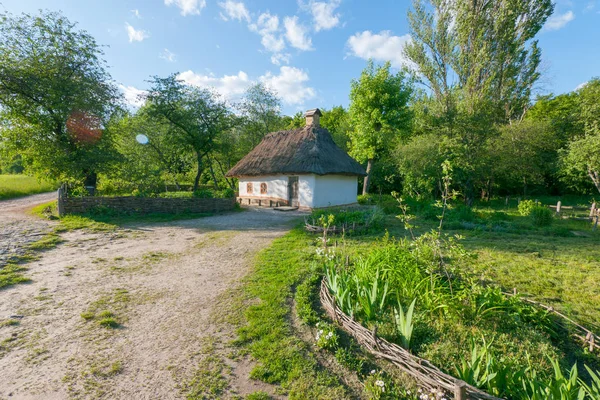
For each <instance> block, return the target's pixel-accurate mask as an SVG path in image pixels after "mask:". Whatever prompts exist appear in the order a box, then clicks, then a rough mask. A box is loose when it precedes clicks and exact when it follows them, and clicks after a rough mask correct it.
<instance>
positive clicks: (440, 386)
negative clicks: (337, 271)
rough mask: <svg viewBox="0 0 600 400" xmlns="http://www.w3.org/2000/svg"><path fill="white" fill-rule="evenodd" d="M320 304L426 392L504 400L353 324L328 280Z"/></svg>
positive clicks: (355, 323)
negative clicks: (337, 299)
mask: <svg viewBox="0 0 600 400" xmlns="http://www.w3.org/2000/svg"><path fill="white" fill-rule="evenodd" d="M320 297H321V304H322V306H323V309H324V310H325V311H326V312H327V314H328V315H329V316H330V317H331V318H332V319H333V320H334V321H336V322H337V323H339V324H340V325H341V326H342V328H343V329H344V330H345V331H346V332H348V333H349V334H350V335H352V337H354V338H355V339H356V340H357V341H358V343H360V344H361V345H362V346H364V347H365V348H366V349H367V350H369V352H371V354H373V355H374V356H376V357H378V358H382V359H385V360H387V361H390V362H391V363H392V364H394V365H395V366H397V367H398V368H400V370H402V371H403V372H405V373H406V374H408V375H410V376H412V377H413V378H414V379H415V380H417V381H418V382H419V386H421V387H422V388H424V389H427V390H443V391H445V392H446V393H451V394H453V395H454V398H455V399H458V400H466V399H471V400H481V399H484V400H501V399H499V398H498V397H494V396H492V395H490V394H487V393H485V392H484V391H482V390H480V389H478V388H476V387H474V386H471V385H468V384H467V383H466V382H464V381H461V380H459V379H456V378H454V377H453V376H450V375H448V374H446V373H444V372H442V371H440V370H439V369H438V368H437V367H435V365H433V364H431V363H430V362H429V361H427V360H425V359H423V358H419V357H417V356H415V355H413V354H411V353H410V352H408V351H407V350H405V349H404V348H402V347H400V346H398V345H396V344H394V343H390V342H388V341H387V340H385V339H382V338H380V337H378V336H377V331H376V330H375V331H369V330H368V329H367V328H365V327H364V326H362V325H361V324H359V323H358V322H356V321H354V320H353V319H352V318H350V317H349V316H348V315H346V314H345V313H344V312H343V311H342V310H340V309H339V308H338V307H337V305H336V304H335V299H334V298H333V296H331V294H330V293H329V289H328V288H327V284H326V282H325V279H323V281H322V282H321V293H320Z"/></svg>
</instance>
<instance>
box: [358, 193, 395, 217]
mask: <svg viewBox="0 0 600 400" xmlns="http://www.w3.org/2000/svg"><path fill="white" fill-rule="evenodd" d="M357 200H358V204H360V205H376V206H378V207H379V208H381V210H382V211H383V212H384V213H386V214H398V213H399V212H400V210H399V209H398V200H396V199H395V198H394V196H392V195H391V194H383V195H377V194H361V195H359V196H358V198H357Z"/></svg>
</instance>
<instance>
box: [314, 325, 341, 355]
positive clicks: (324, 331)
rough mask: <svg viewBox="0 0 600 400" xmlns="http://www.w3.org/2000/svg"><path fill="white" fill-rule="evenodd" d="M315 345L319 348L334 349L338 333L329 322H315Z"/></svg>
mask: <svg viewBox="0 0 600 400" xmlns="http://www.w3.org/2000/svg"><path fill="white" fill-rule="evenodd" d="M316 328H317V335H316V336H315V341H316V345H317V347H318V348H320V349H327V350H334V351H335V349H336V348H337V347H338V340H339V337H338V334H337V332H336V330H335V328H334V327H333V326H332V325H331V324H327V323H325V322H317V325H316Z"/></svg>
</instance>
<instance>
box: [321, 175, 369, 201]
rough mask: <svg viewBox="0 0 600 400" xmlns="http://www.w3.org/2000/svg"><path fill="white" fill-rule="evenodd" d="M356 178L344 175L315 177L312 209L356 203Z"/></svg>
mask: <svg viewBox="0 0 600 400" xmlns="http://www.w3.org/2000/svg"><path fill="white" fill-rule="evenodd" d="M357 192H358V178H357V177H356V176H346V175H317V176H316V180H315V187H314V193H315V196H314V198H313V205H312V207H314V208H320V207H331V206H339V205H345V204H354V203H356V194H357Z"/></svg>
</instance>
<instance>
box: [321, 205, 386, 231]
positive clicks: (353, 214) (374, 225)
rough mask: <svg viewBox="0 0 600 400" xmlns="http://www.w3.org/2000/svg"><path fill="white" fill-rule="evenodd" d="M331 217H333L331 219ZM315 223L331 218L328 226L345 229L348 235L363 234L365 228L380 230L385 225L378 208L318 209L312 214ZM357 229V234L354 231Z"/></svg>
mask: <svg viewBox="0 0 600 400" xmlns="http://www.w3.org/2000/svg"><path fill="white" fill-rule="evenodd" d="M330 216H331V217H330ZM310 218H311V220H313V221H319V220H320V219H321V218H331V221H330V222H329V225H328V226H337V227H343V228H344V229H345V232H346V233H347V234H352V233H358V232H363V230H364V228H365V227H366V228H368V230H369V231H377V230H380V229H381V227H382V224H383V219H384V215H383V212H382V211H381V209H380V208H378V207H368V208H362V209H357V208H330V209H316V210H313V211H312V213H311V214H310ZM353 226H355V227H356V231H357V232H353V231H352V227H353Z"/></svg>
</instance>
